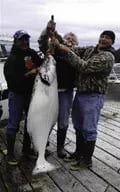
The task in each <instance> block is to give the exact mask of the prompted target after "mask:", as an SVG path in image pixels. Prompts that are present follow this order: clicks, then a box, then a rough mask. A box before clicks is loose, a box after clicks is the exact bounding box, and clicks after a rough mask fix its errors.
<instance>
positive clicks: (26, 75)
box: [4, 30, 41, 165]
mask: <svg viewBox="0 0 120 192" xmlns="http://www.w3.org/2000/svg"><path fill="white" fill-rule="evenodd" d="M29 38H30V35H29V34H28V33H27V32H26V31H24V30H19V31H17V32H16V33H15V34H14V42H13V46H12V49H11V52H10V55H9V57H8V59H7V61H6V63H5V65H4V75H5V78H6V81H7V86H8V91H9V93H8V106H9V120H8V125H7V130H6V138H7V161H8V164H10V165H16V164H17V162H16V160H15V158H14V144H15V138H16V132H17V131H18V128H19V123H20V120H21V118H22V112H23V111H24V112H25V126H24V138H23V149H22V152H23V153H24V154H26V155H29V154H30V153H31V148H30V145H31V142H30V137H29V135H28V133H27V129H26V116H27V112H28V107H29V102H30V97H31V93H32V87H33V83H34V78H35V75H36V73H37V68H38V67H39V66H40V64H41V60H40V58H39V56H38V55H37V53H36V52H35V51H34V50H33V49H31V48H30V47H29Z"/></svg>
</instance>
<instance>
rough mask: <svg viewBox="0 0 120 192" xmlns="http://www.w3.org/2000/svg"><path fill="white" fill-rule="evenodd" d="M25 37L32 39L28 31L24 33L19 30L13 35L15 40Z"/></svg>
mask: <svg viewBox="0 0 120 192" xmlns="http://www.w3.org/2000/svg"><path fill="white" fill-rule="evenodd" d="M23 36H25V37H28V38H30V35H29V34H28V33H27V32H26V31H24V30H18V31H16V32H15V34H14V35H13V37H14V39H20V38H22V37H23Z"/></svg>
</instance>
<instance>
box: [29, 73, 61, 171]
mask: <svg viewBox="0 0 120 192" xmlns="http://www.w3.org/2000/svg"><path fill="white" fill-rule="evenodd" d="M36 79H37V82H36V84H35V87H34V88H35V90H34V93H33V96H32V100H31V103H30V107H29V112H28V119H27V130H28V133H29V134H30V136H31V138H32V141H33V144H34V147H35V149H36V151H37V152H38V159H37V162H36V166H37V167H41V166H42V165H48V162H46V160H45V158H44V154H45V148H46V143H47V139H48V136H49V132H50V129H51V128H52V126H53V125H54V124H55V123H56V121H57V116H58V90H57V80H56V78H55V79H54V82H53V83H52V84H51V85H50V86H48V85H45V84H44V83H43V82H41V79H40V77H39V75H38V76H37V77H36ZM44 167H45V166H44ZM42 169H43V167H42ZM49 169H50V168H49ZM43 170H44V169H43ZM45 170H47V168H45Z"/></svg>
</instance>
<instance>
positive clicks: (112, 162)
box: [94, 147, 120, 172]
mask: <svg viewBox="0 0 120 192" xmlns="http://www.w3.org/2000/svg"><path fill="white" fill-rule="evenodd" d="M94 156H95V157H96V158H97V159H99V160H100V161H102V162H104V163H105V164H107V165H108V166H110V167H111V168H112V169H114V170H115V171H117V172H118V171H119V168H120V160H118V159H117V158H115V157H113V156H112V155H110V154H108V153H106V152H105V151H103V150H101V149H99V148H98V147H95V151H94Z"/></svg>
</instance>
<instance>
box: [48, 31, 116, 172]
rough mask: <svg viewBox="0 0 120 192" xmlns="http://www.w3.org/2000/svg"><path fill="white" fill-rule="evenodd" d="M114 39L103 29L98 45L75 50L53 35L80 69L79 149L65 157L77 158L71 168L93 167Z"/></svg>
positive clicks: (76, 120) (76, 105)
mask: <svg viewBox="0 0 120 192" xmlns="http://www.w3.org/2000/svg"><path fill="white" fill-rule="evenodd" d="M114 41H115V34H114V32H112V31H104V32H102V33H101V35H100V38H99V41H98V44H97V46H96V47H86V48H80V47H77V48H75V49H74V52H73V51H71V50H70V49H69V48H68V47H65V46H64V45H62V44H60V43H59V42H58V41H57V40H56V39H54V38H53V41H52V42H53V44H54V46H55V47H56V49H59V50H61V52H63V54H64V55H65V58H66V59H67V60H68V63H69V64H71V66H72V67H73V68H75V69H76V71H77V79H76V87H77V91H76V95H75V98H74V102H73V110H72V119H73V125H74V128H75V131H76V151H75V152H74V153H73V154H71V155H70V156H69V157H68V158H67V159H65V160H66V161H74V160H77V161H76V163H74V164H73V165H72V166H71V169H72V170H78V169H79V168H80V167H81V166H82V167H83V166H84V167H91V166H92V155H93V152H94V148H95V142H96V138H97V125H98V120H99V117H100V111H101V108H102V107H103V104H104V99H105V93H106V91H107V84H108V76H109V74H110V72H111V69H112V66H113V63H114V49H113V47H112V44H113V43H114Z"/></svg>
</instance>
